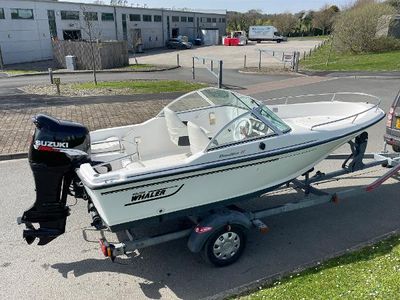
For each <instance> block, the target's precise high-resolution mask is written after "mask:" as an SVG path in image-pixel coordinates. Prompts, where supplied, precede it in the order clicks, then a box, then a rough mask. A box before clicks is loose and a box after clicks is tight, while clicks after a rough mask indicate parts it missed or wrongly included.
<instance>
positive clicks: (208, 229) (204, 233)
mask: <svg viewBox="0 0 400 300" xmlns="http://www.w3.org/2000/svg"><path fill="white" fill-rule="evenodd" d="M227 225H239V226H241V227H243V228H244V229H245V230H247V229H250V227H251V226H252V223H251V221H250V219H249V217H248V216H246V215H245V214H243V213H241V212H239V211H234V210H229V209H225V210H221V211H218V212H216V213H213V214H211V215H209V216H207V217H206V218H204V219H203V220H202V221H201V222H200V223H199V224H197V226H196V227H195V228H194V230H193V231H192V233H191V234H190V236H189V240H188V248H189V250H190V251H191V252H193V253H198V252H200V251H201V249H202V248H203V246H204V244H205V243H206V242H207V240H208V238H209V237H210V236H211V234H213V233H214V232H215V230H218V229H220V228H221V227H223V226H227Z"/></svg>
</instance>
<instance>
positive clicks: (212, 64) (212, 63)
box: [211, 60, 214, 71]
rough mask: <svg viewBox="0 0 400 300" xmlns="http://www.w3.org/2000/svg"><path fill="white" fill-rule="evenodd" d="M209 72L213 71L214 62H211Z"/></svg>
mask: <svg viewBox="0 0 400 300" xmlns="http://www.w3.org/2000/svg"><path fill="white" fill-rule="evenodd" d="M211 71H214V61H213V60H212V61H211Z"/></svg>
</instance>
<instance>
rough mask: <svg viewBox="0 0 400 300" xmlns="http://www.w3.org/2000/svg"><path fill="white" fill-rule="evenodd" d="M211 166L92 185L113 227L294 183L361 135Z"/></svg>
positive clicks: (99, 206)
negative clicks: (102, 186) (100, 186)
mask: <svg viewBox="0 0 400 300" xmlns="http://www.w3.org/2000/svg"><path fill="white" fill-rule="evenodd" d="M359 133H360V132H356V133H353V134H351V135H349V136H345V137H342V138H340V139H337V140H334V141H330V142H327V143H325V144H319V145H315V146H312V147H308V148H304V149H301V150H297V151H293V152H287V153H285V154H280V155H276V156H269V157H266V158H263V159H257V160H248V161H246V162H242V163H239V164H231V165H226V166H223V167H218V168H214V169H209V170H203V171H195V172H191V173H185V174H180V175H179V174H178V175H175V176H168V177H163V178H159V179H152V180H147V181H140V182H136V183H130V184H125V185H119V186H117V187H110V188H105V189H95V190H93V189H89V188H87V187H86V190H87V192H88V194H89V195H90V197H91V199H92V201H93V203H94V205H95V206H96V208H97V210H98V212H99V214H100V216H101V217H102V219H103V221H104V222H105V223H106V224H107V225H108V226H109V227H110V228H111V229H112V230H117V229H118V230H119V229H123V228H124V227H129V226H130V225H132V224H133V223H134V222H136V221H139V220H146V219H149V218H152V217H157V216H162V215H166V214H171V213H175V212H178V211H185V210H191V209H196V208H199V207H204V206H207V205H215V206H218V205H219V204H222V203H223V202H225V201H229V200H231V199H239V198H241V197H246V196H251V195H253V194H255V193H257V192H261V193H262V192H264V191H267V190H268V189H270V188H273V187H276V186H279V185H281V184H283V183H285V182H288V181H290V180H292V179H294V178H296V177H298V176H300V175H301V174H303V173H304V172H306V171H308V170H309V169H311V168H312V167H314V166H315V165H316V164H317V163H319V162H320V161H322V160H323V159H324V158H326V157H327V156H328V155H329V154H330V153H331V152H332V151H334V150H335V149H337V148H338V147H340V146H341V145H343V144H345V143H346V142H347V141H349V140H351V139H352V138H354V137H355V136H357V135H358V134H359Z"/></svg>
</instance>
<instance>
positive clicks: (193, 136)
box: [187, 121, 210, 154]
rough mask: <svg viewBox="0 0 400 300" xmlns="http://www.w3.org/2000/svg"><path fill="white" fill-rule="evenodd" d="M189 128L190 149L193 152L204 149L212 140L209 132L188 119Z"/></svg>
mask: <svg viewBox="0 0 400 300" xmlns="http://www.w3.org/2000/svg"><path fill="white" fill-rule="evenodd" d="M187 129H188V135H189V142H190V151H191V152H192V154H195V153H198V152H200V151H203V150H204V149H205V148H206V147H207V145H208V143H209V142H210V139H209V138H208V136H207V134H206V133H205V132H204V130H203V129H202V128H201V127H199V126H197V125H196V124H194V123H192V122H190V121H188V123H187Z"/></svg>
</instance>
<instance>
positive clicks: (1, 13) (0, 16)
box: [0, 8, 5, 19]
mask: <svg viewBox="0 0 400 300" xmlns="http://www.w3.org/2000/svg"><path fill="white" fill-rule="evenodd" d="M0 19H5V17H4V9H3V8H0Z"/></svg>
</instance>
